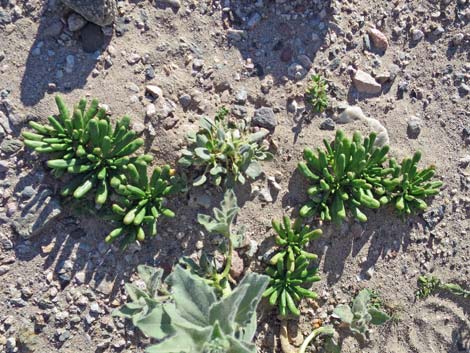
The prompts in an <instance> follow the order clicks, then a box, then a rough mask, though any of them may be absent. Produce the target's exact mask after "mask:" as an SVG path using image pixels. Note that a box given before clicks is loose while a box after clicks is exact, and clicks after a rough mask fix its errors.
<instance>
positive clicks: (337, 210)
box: [298, 130, 391, 223]
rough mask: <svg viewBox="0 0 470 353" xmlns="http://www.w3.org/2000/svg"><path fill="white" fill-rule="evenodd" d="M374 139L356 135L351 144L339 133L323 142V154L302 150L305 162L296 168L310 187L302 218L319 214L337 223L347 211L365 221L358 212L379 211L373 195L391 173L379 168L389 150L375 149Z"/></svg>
mask: <svg viewBox="0 0 470 353" xmlns="http://www.w3.org/2000/svg"><path fill="white" fill-rule="evenodd" d="M375 138H376V134H375V133H371V134H370V135H369V137H366V138H365V139H362V136H361V134H360V133H359V132H355V133H354V137H353V139H352V140H350V139H349V138H347V137H346V136H344V133H343V132H342V131H341V130H338V131H337V132H336V137H335V139H334V141H333V142H331V143H328V142H327V141H326V140H324V141H323V142H324V145H325V148H326V149H325V150H324V151H323V150H321V149H318V150H317V153H316V154H315V153H314V152H313V151H312V150H311V149H309V148H306V149H305V150H304V159H305V162H301V163H299V165H298V168H299V171H300V172H301V173H302V174H303V175H304V176H305V177H307V178H308V179H309V182H310V183H311V186H310V187H309V188H308V190H307V192H308V195H309V197H310V200H309V201H308V202H307V204H305V205H304V206H303V207H302V209H301V210H300V215H301V216H302V217H308V216H313V215H317V214H319V215H320V218H321V219H322V220H325V221H330V220H333V221H334V222H335V223H340V222H342V221H343V220H344V219H345V218H346V215H347V210H349V211H350V212H351V214H352V215H353V217H354V218H356V219H358V220H359V221H366V220H367V217H366V215H365V214H364V213H363V212H362V211H361V208H362V207H367V208H379V207H380V202H379V200H378V199H377V196H376V194H374V192H375V189H377V188H380V187H381V184H380V182H381V180H382V176H384V175H387V174H388V173H390V171H391V170H390V169H384V168H383V167H382V163H383V162H384V161H385V160H386V154H387V152H388V150H389V147H388V146H383V147H381V148H375V147H374V142H375Z"/></svg>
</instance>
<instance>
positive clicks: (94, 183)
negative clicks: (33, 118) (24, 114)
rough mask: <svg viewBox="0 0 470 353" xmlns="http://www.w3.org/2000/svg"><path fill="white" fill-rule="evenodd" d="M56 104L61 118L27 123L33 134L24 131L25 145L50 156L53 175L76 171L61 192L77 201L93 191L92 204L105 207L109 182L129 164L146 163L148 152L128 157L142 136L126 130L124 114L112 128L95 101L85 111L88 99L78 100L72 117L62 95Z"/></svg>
mask: <svg viewBox="0 0 470 353" xmlns="http://www.w3.org/2000/svg"><path fill="white" fill-rule="evenodd" d="M56 102H57V106H58V107H59V112H60V114H59V116H58V117H57V118H56V117H52V116H51V117H49V125H41V124H38V123H35V122H30V126H31V127H32V128H33V129H35V130H36V133H30V132H24V133H23V137H24V138H25V144H26V145H27V146H29V147H32V148H34V149H35V151H37V152H39V153H51V154H52V155H51V159H49V160H48V161H47V165H48V166H49V167H50V168H51V169H52V170H53V174H54V175H55V176H58V177H59V176H62V175H64V174H65V173H70V174H73V175H74V176H73V177H72V179H71V180H70V181H69V182H68V183H67V185H66V186H65V187H64V188H63V189H62V191H61V194H62V195H63V196H68V195H73V197H75V198H77V199H80V198H82V197H84V196H85V195H87V194H88V193H89V192H90V191H91V190H92V189H95V190H96V191H95V192H94V194H95V203H96V204H97V205H98V206H100V205H103V204H104V203H105V202H106V200H107V199H108V194H109V192H110V187H111V185H110V180H111V179H113V178H114V179H116V178H120V177H121V176H122V170H123V169H125V168H126V167H127V166H128V165H129V164H133V163H134V162H141V163H148V162H149V161H151V160H152V156H150V155H142V156H139V157H131V155H132V154H133V153H134V152H135V151H137V150H138V149H139V148H140V147H141V146H142V145H143V144H144V140H143V139H141V138H137V136H136V132H135V131H132V130H131V129H130V127H129V123H130V118H129V117H127V116H125V117H123V118H122V119H121V120H120V121H118V122H117V123H116V124H115V126H114V128H113V126H112V124H111V122H110V121H109V118H108V116H107V115H106V111H105V110H104V109H98V102H97V101H96V100H94V101H92V103H91V105H90V108H89V109H88V110H87V109H86V100H84V99H82V100H81V101H80V102H79V104H78V105H77V106H76V107H75V108H74V110H73V114H72V115H70V113H69V111H68V109H67V107H66V106H65V104H64V102H63V101H62V99H61V98H60V97H56Z"/></svg>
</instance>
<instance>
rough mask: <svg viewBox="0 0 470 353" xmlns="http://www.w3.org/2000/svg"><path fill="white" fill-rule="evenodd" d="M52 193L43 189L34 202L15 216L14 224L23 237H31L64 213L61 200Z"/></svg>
mask: <svg viewBox="0 0 470 353" xmlns="http://www.w3.org/2000/svg"><path fill="white" fill-rule="evenodd" d="M50 195H51V191H50V190H47V189H45V190H43V191H42V192H41V193H39V194H38V195H37V196H36V197H35V199H34V200H35V202H34V203H31V204H28V205H27V206H26V207H25V208H24V209H23V210H22V211H21V212H17V213H16V214H15V215H14V216H13V219H12V225H13V227H14V229H15V230H16V232H17V233H18V234H19V235H20V236H21V237H22V238H24V239H29V238H31V237H32V236H34V235H36V234H37V233H39V232H40V231H41V230H43V229H44V228H45V227H46V226H47V225H49V223H50V222H51V221H52V220H53V219H54V218H56V217H57V216H58V215H60V214H61V213H62V208H61V206H60V203H59V201H58V200H56V199H54V198H52V197H51V196H50Z"/></svg>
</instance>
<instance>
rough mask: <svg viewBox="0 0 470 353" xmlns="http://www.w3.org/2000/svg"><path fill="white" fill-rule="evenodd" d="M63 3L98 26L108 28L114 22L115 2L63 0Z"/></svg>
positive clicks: (112, 0)
mask: <svg viewBox="0 0 470 353" xmlns="http://www.w3.org/2000/svg"><path fill="white" fill-rule="evenodd" d="M62 2H63V3H64V4H65V5H66V6H67V7H69V8H71V9H72V10H74V11H75V12H77V13H79V14H80V15H82V16H83V17H84V18H86V19H87V20H88V21H90V22H93V23H95V24H97V25H98V26H108V25H110V24H111V23H113V22H114V16H115V12H116V1H115V0H62Z"/></svg>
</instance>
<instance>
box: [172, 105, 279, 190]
mask: <svg viewBox="0 0 470 353" xmlns="http://www.w3.org/2000/svg"><path fill="white" fill-rule="evenodd" d="M227 114H228V111H227V110H221V111H219V112H218V113H217V115H216V119H215V121H212V120H211V119H209V118H207V117H203V118H201V120H200V121H199V126H200V128H199V131H198V132H191V133H189V134H188V136H187V139H188V142H189V146H188V148H187V149H184V150H183V151H182V157H181V158H180V160H179V161H178V163H179V164H180V165H181V166H183V167H191V166H194V167H195V168H196V169H198V170H202V173H200V174H199V176H198V177H197V178H196V179H195V180H194V182H193V185H194V186H199V185H202V184H204V183H205V182H206V181H207V179H208V178H210V179H211V180H212V183H213V184H214V185H221V183H222V181H224V182H225V183H226V185H227V186H229V187H231V186H233V185H234V184H236V183H237V182H238V183H240V184H244V183H245V181H246V178H251V179H256V178H257V177H258V176H259V175H260V174H261V172H262V170H261V166H260V164H259V161H264V160H268V159H271V158H272V154H271V153H270V152H268V149H267V147H266V146H265V145H264V144H263V143H262V142H263V140H264V139H265V138H266V136H267V135H268V131H266V130H260V131H258V132H255V133H251V132H249V129H248V127H247V126H246V123H245V121H243V120H242V121H241V122H239V123H238V124H233V123H230V122H228V119H227V118H226V116H227Z"/></svg>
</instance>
